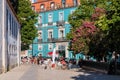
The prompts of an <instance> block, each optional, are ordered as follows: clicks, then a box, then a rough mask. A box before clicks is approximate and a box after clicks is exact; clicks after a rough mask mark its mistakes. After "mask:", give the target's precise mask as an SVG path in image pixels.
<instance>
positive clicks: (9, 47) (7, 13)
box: [0, 0, 21, 72]
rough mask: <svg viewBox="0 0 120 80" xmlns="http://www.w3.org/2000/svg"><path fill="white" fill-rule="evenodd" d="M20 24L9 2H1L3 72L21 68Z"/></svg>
mask: <svg viewBox="0 0 120 80" xmlns="http://www.w3.org/2000/svg"><path fill="white" fill-rule="evenodd" d="M20 40H21V38H20V23H19V22H18V19H17V17H16V14H15V12H14V9H13V7H12V6H11V4H10V2H9V0H0V69H1V70H2V72H6V71H7V70H9V69H11V68H13V67H15V66H19V62H20V51H21V45H20Z"/></svg>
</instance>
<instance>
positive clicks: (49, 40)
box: [47, 38, 55, 42]
mask: <svg viewBox="0 0 120 80" xmlns="http://www.w3.org/2000/svg"><path fill="white" fill-rule="evenodd" d="M47 41H48V42H55V38H48V40H47Z"/></svg>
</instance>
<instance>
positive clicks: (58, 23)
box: [56, 20, 65, 26]
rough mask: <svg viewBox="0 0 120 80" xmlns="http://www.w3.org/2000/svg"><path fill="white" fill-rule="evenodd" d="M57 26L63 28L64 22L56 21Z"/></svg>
mask: <svg viewBox="0 0 120 80" xmlns="http://www.w3.org/2000/svg"><path fill="white" fill-rule="evenodd" d="M56 23H57V26H63V25H64V24H65V21H64V20H61V21H57V22H56Z"/></svg>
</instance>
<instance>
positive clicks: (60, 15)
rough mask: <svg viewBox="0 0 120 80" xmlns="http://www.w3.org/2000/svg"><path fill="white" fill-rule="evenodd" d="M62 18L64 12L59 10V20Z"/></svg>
mask: <svg viewBox="0 0 120 80" xmlns="http://www.w3.org/2000/svg"><path fill="white" fill-rule="evenodd" d="M62 20H64V14H63V12H60V13H59V21H62Z"/></svg>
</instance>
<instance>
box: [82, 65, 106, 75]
mask: <svg viewBox="0 0 120 80" xmlns="http://www.w3.org/2000/svg"><path fill="white" fill-rule="evenodd" d="M82 68H83V69H88V70H93V71H96V72H100V73H104V74H107V71H106V70H100V69H96V68H92V67H86V66H82Z"/></svg>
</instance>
